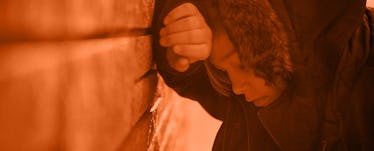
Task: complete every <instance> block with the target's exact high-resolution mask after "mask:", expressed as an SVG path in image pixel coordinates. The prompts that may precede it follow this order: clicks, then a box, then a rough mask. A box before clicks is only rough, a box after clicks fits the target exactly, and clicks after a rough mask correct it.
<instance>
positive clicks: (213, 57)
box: [209, 30, 236, 66]
mask: <svg viewBox="0 0 374 151" xmlns="http://www.w3.org/2000/svg"><path fill="white" fill-rule="evenodd" d="M235 54H236V51H235V50H234V46H233V44H232V42H231V41H230V39H229V37H228V35H227V33H226V32H225V31H224V30H219V31H217V32H216V33H215V35H214V37H213V46H212V51H211V54H210V58H209V60H210V62H211V63H213V64H214V65H216V66H220V65H221V64H223V63H224V62H225V61H226V60H227V59H228V58H230V56H232V55H235Z"/></svg>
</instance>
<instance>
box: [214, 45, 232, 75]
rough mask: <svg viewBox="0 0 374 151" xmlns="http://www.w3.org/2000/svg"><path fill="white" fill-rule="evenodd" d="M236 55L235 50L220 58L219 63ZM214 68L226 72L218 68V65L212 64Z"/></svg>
mask: <svg viewBox="0 0 374 151" xmlns="http://www.w3.org/2000/svg"><path fill="white" fill-rule="evenodd" d="M235 53H236V51H235V50H232V51H230V52H229V53H227V54H225V55H224V56H223V57H220V58H219V59H220V60H219V61H220V62H221V61H225V60H226V59H228V58H229V57H231V56H232V55H234V54H235ZM210 63H211V64H212V65H213V66H214V67H216V68H217V69H219V70H223V71H225V70H224V69H223V68H222V67H220V66H218V65H217V64H215V63H214V62H210Z"/></svg>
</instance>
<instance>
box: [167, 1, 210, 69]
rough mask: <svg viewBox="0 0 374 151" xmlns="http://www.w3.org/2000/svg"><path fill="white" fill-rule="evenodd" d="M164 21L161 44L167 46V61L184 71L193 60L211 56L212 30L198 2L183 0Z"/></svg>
mask: <svg viewBox="0 0 374 151" xmlns="http://www.w3.org/2000/svg"><path fill="white" fill-rule="evenodd" d="M164 25H165V27H164V28H162V29H161V30H160V44H161V46H164V47H167V52H166V55H167V60H168V63H169V65H170V66H171V67H173V68H174V69H175V70H177V71H179V72H184V71H186V70H187V69H188V67H189V65H190V64H191V63H194V62H196V61H199V60H205V59H207V58H208V57H209V55H210V52H211V49H212V31H211V29H210V28H209V26H208V25H207V23H206V22H205V19H204V17H203V16H202V14H201V13H200V12H199V10H198V9H197V8H196V6H195V5H193V4H191V3H184V4H182V5H179V6H178V7H176V8H174V9H173V10H171V11H170V12H169V13H168V14H167V15H166V17H165V18H164Z"/></svg>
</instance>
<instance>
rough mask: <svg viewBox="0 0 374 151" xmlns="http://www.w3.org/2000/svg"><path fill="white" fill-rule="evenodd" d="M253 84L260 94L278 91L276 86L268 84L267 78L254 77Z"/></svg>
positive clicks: (270, 93)
mask: <svg viewBox="0 0 374 151" xmlns="http://www.w3.org/2000/svg"><path fill="white" fill-rule="evenodd" d="M251 84H252V86H253V89H254V90H255V91H256V93H257V94H259V95H263V96H265V95H272V94H275V93H277V90H276V88H274V87H271V86H268V85H266V82H265V80H263V79H262V78H258V77H254V78H253V80H251Z"/></svg>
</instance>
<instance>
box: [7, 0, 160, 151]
mask: <svg viewBox="0 0 374 151" xmlns="http://www.w3.org/2000/svg"><path fill="white" fill-rule="evenodd" d="M153 4H154V1H153V0H18V1H14V0H2V1H1V4H0V150H4V151H5V150H6V151H23V150H27V151H33V150H35V151H36V150H37V151H44V150H45V151H51V150H56V151H57V150H68V151H112V150H113V151H114V150H116V151H117V150H146V147H147V141H148V140H147V137H148V135H149V134H148V133H149V125H150V120H151V114H150V113H149V112H147V110H148V109H149V108H150V106H151V105H150V104H151V103H152V100H153V95H154V91H155V87H156V81H157V80H156V75H155V73H152V72H149V71H150V68H151V66H152V63H151V56H152V55H151V47H150V39H151V38H150V36H149V35H147V33H146V31H147V28H149V27H150V24H151V17H152V11H153Z"/></svg>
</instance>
